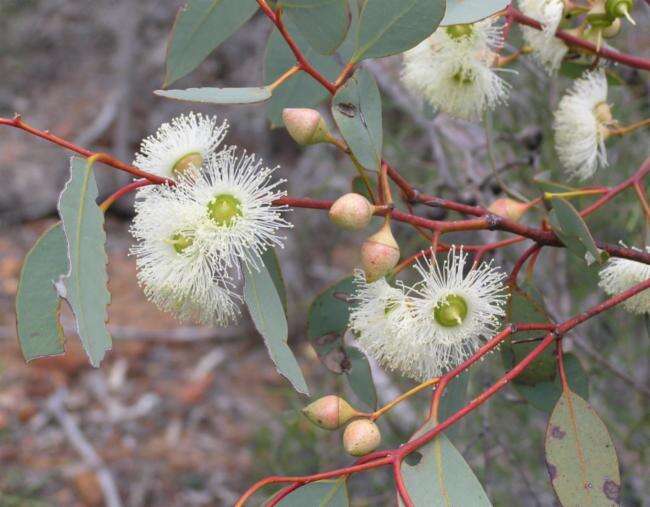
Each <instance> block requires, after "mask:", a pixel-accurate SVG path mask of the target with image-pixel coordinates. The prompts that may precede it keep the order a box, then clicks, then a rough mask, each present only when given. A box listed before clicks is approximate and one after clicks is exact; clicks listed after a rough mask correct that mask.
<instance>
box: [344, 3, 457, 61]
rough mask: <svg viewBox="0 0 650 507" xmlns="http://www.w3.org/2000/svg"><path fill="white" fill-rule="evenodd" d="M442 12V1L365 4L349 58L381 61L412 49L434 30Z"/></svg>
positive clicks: (443, 8)
mask: <svg viewBox="0 0 650 507" xmlns="http://www.w3.org/2000/svg"><path fill="white" fill-rule="evenodd" d="M444 13H445V1H444V0H401V1H399V2H396V1H395V0H371V1H367V2H365V3H364V4H363V9H362V11H361V16H360V18H359V27H358V29H357V48H356V51H355V53H354V55H353V56H352V59H353V60H354V61H359V60H360V59H362V58H380V57H382V56H389V55H395V54H397V53H402V52H404V51H406V50H407V49H411V48H412V47H414V46H415V45H417V44H418V43H419V42H422V41H423V40H424V39H426V38H427V37H428V36H429V35H431V34H432V33H433V32H434V31H435V30H436V28H437V27H438V24H439V23H440V21H441V20H442V17H443V15H444Z"/></svg>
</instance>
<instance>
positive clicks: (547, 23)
mask: <svg viewBox="0 0 650 507" xmlns="http://www.w3.org/2000/svg"><path fill="white" fill-rule="evenodd" d="M519 7H520V8H521V11H522V12H523V13H524V14H525V15H526V16H528V17H531V18H533V19H535V20H537V21H539V22H540V23H541V25H542V30H537V29H535V28H532V27H530V26H524V25H521V31H522V33H523V35H524V40H525V41H526V43H527V44H528V45H529V46H530V47H531V48H532V49H533V56H534V57H535V58H537V60H538V61H539V63H541V64H542V65H543V66H544V67H545V68H546V70H547V71H548V73H549V74H554V73H555V72H557V70H558V69H559V68H560V64H561V63H562V59H563V58H564V56H565V55H566V53H567V51H568V50H569V48H568V46H567V45H566V44H565V43H564V42H563V41H561V40H560V39H558V38H557V37H555V32H556V31H557V29H558V26H559V25H560V21H562V16H563V12H564V2H563V1H562V0H519Z"/></svg>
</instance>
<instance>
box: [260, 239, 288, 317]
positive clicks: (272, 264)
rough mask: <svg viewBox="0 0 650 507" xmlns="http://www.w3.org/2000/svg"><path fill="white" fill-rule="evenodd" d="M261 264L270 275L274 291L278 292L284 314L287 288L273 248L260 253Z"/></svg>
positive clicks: (285, 311)
mask: <svg viewBox="0 0 650 507" xmlns="http://www.w3.org/2000/svg"><path fill="white" fill-rule="evenodd" d="M262 262H263V263H264V265H265V266H266V269H268V271H269V274H270V275H271V279H272V280H273V285H275V290H277V291H278V295H279V296H280V301H282V308H284V313H285V314H286V313H287V288H286V287H285V285H284V276H282V268H281V267H280V261H279V260H278V255H277V254H276V253H275V250H274V249H273V248H267V249H266V250H265V251H264V253H262Z"/></svg>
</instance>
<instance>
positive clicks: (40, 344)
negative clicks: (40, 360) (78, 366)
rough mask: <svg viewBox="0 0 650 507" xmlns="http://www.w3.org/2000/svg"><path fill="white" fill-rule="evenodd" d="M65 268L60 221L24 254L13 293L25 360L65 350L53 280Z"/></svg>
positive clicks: (58, 302) (65, 249) (64, 244)
mask: <svg viewBox="0 0 650 507" xmlns="http://www.w3.org/2000/svg"><path fill="white" fill-rule="evenodd" d="M67 271H68V251H67V244H66V241H65V235H64V234H63V229H62V228H61V224H60V223H57V224H56V225H53V226H52V227H50V228H49V229H48V230H47V231H45V233H43V235H42V236H41V237H40V238H38V240H37V241H36V243H35V244H34V246H33V247H32V248H31V250H30V251H29V252H27V255H26V256H25V261H24V262H23V267H22V269H21V271H20V282H19V283H18V292H17V294H16V321H17V327H18V339H19V340H20V347H21V349H22V351H23V356H24V357H25V360H27V361H31V360H32V359H36V358H37V357H43V356H53V355H55V354H63V352H65V350H64V348H63V343H64V341H65V336H64V334H63V329H62V327H61V325H60V324H59V307H60V299H59V295H58V294H57V292H56V289H55V287H54V284H55V282H56V281H57V280H58V279H59V277H61V276H62V275H64V274H65V273H66V272H67Z"/></svg>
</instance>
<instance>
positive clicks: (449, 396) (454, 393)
mask: <svg viewBox="0 0 650 507" xmlns="http://www.w3.org/2000/svg"><path fill="white" fill-rule="evenodd" d="M471 371H472V370H469V371H466V372H464V373H462V374H461V375H458V376H457V377H454V378H453V379H452V380H451V382H449V384H447V387H445V391H444V392H443V394H442V399H441V400H440V407H439V408H438V420H440V421H444V420H445V419H447V418H449V417H450V416H452V415H453V414H455V413H456V412H458V411H459V410H460V409H461V408H463V406H465V405H466V404H467V402H468V401H469V400H468V399H467V388H468V386H469V378H470V373H471ZM457 432H458V425H457V424H454V425H453V426H451V427H450V428H447V429H446V430H445V435H447V436H448V437H454V436H455V435H456V434H457Z"/></svg>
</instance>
